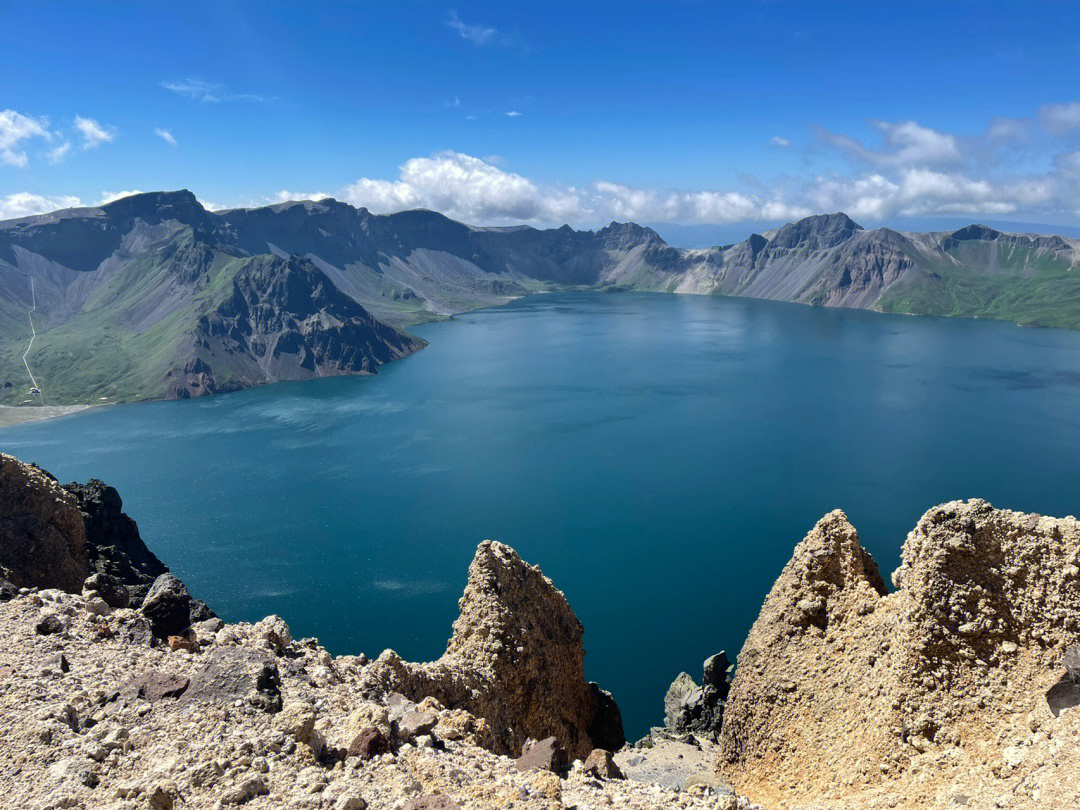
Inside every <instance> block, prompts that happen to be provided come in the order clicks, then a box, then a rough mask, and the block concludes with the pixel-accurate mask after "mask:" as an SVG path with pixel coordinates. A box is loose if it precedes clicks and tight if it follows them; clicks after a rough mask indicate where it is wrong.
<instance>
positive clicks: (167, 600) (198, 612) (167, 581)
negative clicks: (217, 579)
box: [140, 574, 214, 638]
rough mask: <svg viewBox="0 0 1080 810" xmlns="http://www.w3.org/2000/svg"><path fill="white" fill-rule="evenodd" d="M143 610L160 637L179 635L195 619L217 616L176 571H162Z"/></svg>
mask: <svg viewBox="0 0 1080 810" xmlns="http://www.w3.org/2000/svg"><path fill="white" fill-rule="evenodd" d="M140 610H141V611H142V614H143V616H145V617H146V619H147V621H149V622H150V626H151V627H152V628H153V631H154V635H155V636H157V637H158V638H168V637H169V636H178V635H180V634H181V633H183V632H184V631H185V630H187V629H188V628H189V627H191V625H193V624H194V623H195V622H201V621H204V620H206V619H212V618H213V617H214V613H213V612H212V611H211V610H210V608H208V607H207V606H206V603H205V602H202V601H200V600H198V599H195V598H193V597H192V595H191V594H190V593H188V589H187V588H186V587H185V586H184V583H183V582H181V581H180V580H179V579H177V578H176V577H174V576H173V575H172V574H162V575H161V576H159V577H158V578H157V579H155V580H154V584H153V585H152V586H150V590H149V591H148V592H147V594H146V598H145V599H144V600H143V604H142V608H140Z"/></svg>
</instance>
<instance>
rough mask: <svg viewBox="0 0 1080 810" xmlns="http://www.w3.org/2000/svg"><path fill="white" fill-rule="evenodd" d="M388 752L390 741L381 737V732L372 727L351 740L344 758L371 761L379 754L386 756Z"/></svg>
mask: <svg viewBox="0 0 1080 810" xmlns="http://www.w3.org/2000/svg"><path fill="white" fill-rule="evenodd" d="M390 750H391V748H390V741H389V740H387V739H386V737H384V736H383V733H382V732H381V731H379V730H378V729H377V728H375V727H374V726H372V727H369V728H365V729H364V730H363V731H361V732H360V733H359V734H357V735H356V737H354V738H353V741H352V742H351V743H349V748H348V750H347V751H346V752H345V756H346V757H359V758H360V759H371V758H372V757H376V756H378V755H379V754H387V753H389V752H390Z"/></svg>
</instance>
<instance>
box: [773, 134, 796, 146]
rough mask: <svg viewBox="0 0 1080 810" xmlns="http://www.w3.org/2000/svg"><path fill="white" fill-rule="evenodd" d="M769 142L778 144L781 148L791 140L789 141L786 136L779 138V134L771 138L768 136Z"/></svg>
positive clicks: (789, 143)
mask: <svg viewBox="0 0 1080 810" xmlns="http://www.w3.org/2000/svg"><path fill="white" fill-rule="evenodd" d="M769 143H771V144H772V145H773V146H779V147H780V148H781V149H783V148H785V147H788V146H791V141H789V140H788V139H787V138H781V137H780V136H779V135H774V136H773V137H772V138H770V139H769Z"/></svg>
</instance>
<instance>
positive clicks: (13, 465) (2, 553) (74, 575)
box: [0, 453, 90, 593]
mask: <svg viewBox="0 0 1080 810" xmlns="http://www.w3.org/2000/svg"><path fill="white" fill-rule="evenodd" d="M89 575H90V563H89V561H88V559H87V553H86V528H85V526H84V524H83V518H82V513H81V512H79V509H78V505H77V503H76V500H75V497H74V496H73V495H71V493H69V492H67V491H66V490H65V489H64V488H63V487H61V486H60V484H58V483H57V482H56V480H55V479H54V478H53V477H52V476H51V475H49V474H48V473H47V472H45V471H44V470H41V469H39V468H37V467H35V466H33V465H31V464H24V463H23V462H21V461H19V460H18V459H16V458H14V457H13V456H8V455H4V454H2V453H0V577H2V578H3V579H5V580H7V581H9V582H10V583H11V584H12V585H14V586H15V587H16V588H31V587H37V588H60V589H62V590H65V591H68V592H69V593H75V592H77V591H79V590H81V588H82V584H83V580H85V579H86V578H87V577H88V576H89Z"/></svg>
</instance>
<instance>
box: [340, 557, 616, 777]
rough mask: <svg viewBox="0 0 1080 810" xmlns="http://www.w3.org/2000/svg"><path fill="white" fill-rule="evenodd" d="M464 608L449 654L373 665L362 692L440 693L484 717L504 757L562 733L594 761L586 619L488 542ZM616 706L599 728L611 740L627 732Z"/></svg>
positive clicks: (573, 749) (388, 656)
mask: <svg viewBox="0 0 1080 810" xmlns="http://www.w3.org/2000/svg"><path fill="white" fill-rule="evenodd" d="M458 604H459V608H460V615H459V616H458V619H457V621H455V622H454V632H453V636H452V637H451V639H450V642H449V644H448V645H447V649H446V654H445V655H443V657H442V658H440V659H439V660H438V661H435V662H433V663H430V664H411V663H408V662H406V661H403V660H402V659H401V658H400V657H398V656H397V655H396V654H394V653H393V652H392V651H387V652H385V653H384V654H383V655H381V656H379V658H378V659H377V660H376V661H374V662H372V664H370V665H369V666H368V667H365V669H364V672H363V675H362V678H361V689H362V690H363V691H364V692H366V693H368V694H370V695H371V696H372V697H375V698H377V697H380V696H385V695H387V694H390V693H392V692H400V693H402V694H403V695H405V696H407V697H408V698H409V699H411V700H414V701H419V700H421V699H422V698H424V697H427V696H431V697H434V698H435V699H436V700H438V701H439V703H441V704H442V705H443V706H445V707H447V708H449V709H464V710H465V711H468V712H469V713H471V714H473V715H475V716H476V717H479V718H483V719H484V720H485V721H486V723H487V726H488V727H489V729H490V731H491V738H490V742H491V747H492V749H493V750H494V751H496V753H502V754H510V753H511V752H514V751H517V750H520V749H521V746H522V745H523V744H524V743H525V741H526V740H527V739H529V738H534V739H535V738H546V737H552V736H554V737H556V738H557V739H558V740H559V742H560V744H561V745H562V746H563V747H564V748H565V749H566V750H567V751H568V752H569V753H570V754H571V755H572V756H574V757H575V758H584V757H585V756H587V755H588V753H589V751H591V750H592V749H593V747H594V741H593V740H592V738H591V737H590V735H589V729H590V728H593V724H594V722H595V721H596V719H597V712H598V698H597V694H596V692H595V691H594V690H593V689H592V688H591V687H590V686H589V684H588V683H587V682H586V681H585V674H584V657H585V650H584V647H583V645H582V635H583V631H582V627H581V623H580V622H579V621H578V619H577V617H576V616H575V615H574V612H573V610H571V609H570V606H569V605H568V604H567V602H566V597H565V596H563V594H562V592H561V591H559V590H558V589H556V588H555V586H554V585H553V584H552V582H551V580H549V579H548V578H547V577H545V576H544V575H543V573H541V571H540V569H539V568H537V567H536V566H533V565H529V564H528V563H526V562H524V561H523V560H522V559H521V558H520V557H519V556H518V555H517V553H516V552H515V551H514V550H513V549H511V548H510V547H509V546H505V545H503V544H501V543H494V542H491V541H484V542H483V543H481V544H480V546H479V547H478V548H477V550H476V556H475V558H474V559H473V562H472V565H470V566H469V579H468V583H467V584H466V586H465V594H464V596H462V598H461V600H460V602H459V603H458ZM610 704H614V701H613V700H612V701H610ZM610 704H609V705H608V706H606V708H605V709H604V712H605V713H604V716H603V718H602V723H601V725H600V726H599V727H598V729H602V733H603V734H604V736H605V742H607V743H609V744H610V743H611V741H613V740H616V739H618V737H620V736H622V735H621V718H620V717H618V715H617V714H616V712H615V711H613V710H612V708H611V705H610ZM616 708H617V707H616ZM616 724H618V726H620V728H619V729H615V725H616Z"/></svg>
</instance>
